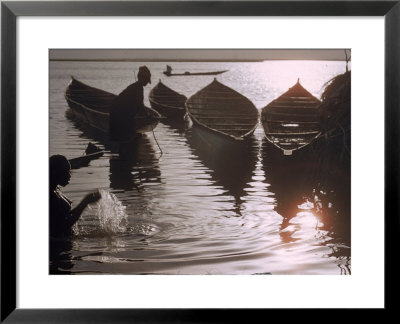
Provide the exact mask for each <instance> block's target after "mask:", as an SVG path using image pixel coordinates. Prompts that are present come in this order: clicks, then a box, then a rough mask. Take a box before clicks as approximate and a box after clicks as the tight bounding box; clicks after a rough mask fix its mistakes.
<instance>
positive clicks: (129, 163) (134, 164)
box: [110, 135, 161, 192]
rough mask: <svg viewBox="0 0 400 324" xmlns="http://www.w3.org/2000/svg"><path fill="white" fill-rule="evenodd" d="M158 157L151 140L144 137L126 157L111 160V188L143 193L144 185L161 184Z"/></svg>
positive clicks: (115, 157)
mask: <svg viewBox="0 0 400 324" xmlns="http://www.w3.org/2000/svg"><path fill="white" fill-rule="evenodd" d="M160 177H161V171H160V168H159V166H158V157H157V156H156V153H155V151H154V149H153V146H152V144H151V142H150V140H149V138H148V137H147V136H146V135H144V136H142V137H140V138H139V139H137V140H136V141H135V143H134V144H133V145H132V146H131V147H130V149H129V150H128V151H127V152H126V154H124V155H121V156H120V155H118V156H114V157H111V158H110V188H112V189H115V190H124V191H130V190H132V189H136V190H137V191H139V192H140V191H141V190H142V189H143V183H147V184H149V183H159V182H160Z"/></svg>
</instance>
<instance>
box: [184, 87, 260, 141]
mask: <svg viewBox="0 0 400 324" xmlns="http://www.w3.org/2000/svg"><path fill="white" fill-rule="evenodd" d="M186 109H187V112H188V114H189V116H190V119H191V120H192V121H193V124H194V125H195V126H197V127H198V129H199V130H201V131H203V133H204V136H205V137H207V138H208V140H209V141H210V143H211V144H212V145H214V146H216V147H217V148H223V146H224V145H226V144H228V143H238V142H241V141H242V142H243V140H244V139H246V138H248V137H250V136H251V135H252V134H253V132H254V130H255V129H256V127H257V124H258V110H257V108H256V107H255V106H254V104H253V103H252V102H251V101H250V100H249V99H248V98H246V97H245V96H243V95H241V94H240V93H239V92H237V91H235V90H233V89H231V88H229V87H227V86H226V85H224V84H222V83H220V82H218V81H217V80H216V79H214V81H213V82H211V83H210V84H209V85H208V86H206V87H205V88H203V89H201V90H200V91H198V92H197V93H195V94H194V95H193V96H191V97H190V98H189V99H188V100H187V101H186Z"/></svg>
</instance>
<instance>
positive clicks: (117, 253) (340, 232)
mask: <svg viewBox="0 0 400 324" xmlns="http://www.w3.org/2000/svg"><path fill="white" fill-rule="evenodd" d="M143 64H146V65H147V66H148V67H149V68H150V70H151V72H152V84H151V85H148V86H147V87H145V104H147V105H149V102H148V99H147V95H148V93H149V91H150V90H151V88H152V87H153V86H154V85H155V84H156V83H157V81H158V79H161V80H162V81H163V82H164V83H165V84H166V85H167V86H169V87H171V88H173V89H174V90H176V91H178V92H180V93H182V94H184V95H186V96H188V97H189V96H190V95H192V94H194V93H195V92H196V91H198V90H200V89H201V88H203V87H204V86H206V85H208V84H209V83H210V82H211V81H212V80H213V78H214V77H213V76H197V77H186V76H185V77H169V78H168V77H166V76H164V75H163V74H162V71H163V70H164V69H165V65H166V64H170V65H171V66H173V67H174V69H175V71H213V70H222V69H227V70H229V72H226V73H224V74H222V75H219V76H217V79H218V80H219V81H220V82H222V83H224V84H226V85H227V86H230V87H232V88H233V89H235V90H237V91H239V92H240V93H242V94H243V95H245V96H246V97H248V98H249V99H250V100H252V102H253V103H254V104H255V105H256V107H257V108H259V109H261V108H262V107H264V106H265V105H267V104H268V103H269V102H270V101H272V100H273V99H275V98H276V97H278V96H279V95H280V94H282V93H283V92H285V91H286V90H287V89H288V88H289V87H291V86H292V85H294V84H295V82H296V81H297V78H300V81H301V83H302V84H303V86H304V87H305V88H306V89H308V90H309V91H310V92H311V93H313V94H314V95H315V96H317V97H320V95H321V93H322V91H323V88H324V84H325V83H326V82H327V81H328V80H329V79H331V78H332V77H334V76H335V75H337V74H339V73H343V72H344V70H345V64H344V63H343V62H325V61H304V62H302V61H301V62H300V61H297V62H296V61H266V62H254V63H175V62H174V63H168V62H165V63H162V62H161V63H147V62H143V63H136V62H51V63H50V154H51V155H53V154H63V155H65V156H67V157H68V158H73V157H77V156H80V155H82V154H83V152H84V150H85V148H86V146H87V144H88V143H89V142H93V143H95V144H97V145H99V146H100V147H102V148H104V149H105V154H104V155H103V156H102V157H101V158H100V159H98V160H94V161H92V162H91V163H90V165H89V166H88V167H84V168H81V169H77V170H73V171H72V178H71V181H70V184H69V185H68V186H66V187H65V188H63V192H64V193H65V194H66V195H67V196H68V197H69V198H70V199H71V200H73V202H74V204H77V203H78V202H79V201H80V200H81V199H82V197H83V196H84V194H85V193H87V192H89V191H92V190H95V189H97V188H100V189H102V192H103V196H104V198H103V199H102V200H101V202H100V203H99V204H98V205H94V206H92V207H91V208H88V209H87V210H85V212H84V214H83V215H82V217H81V219H80V221H79V223H78V225H77V228H76V235H75V236H74V238H73V239H72V240H71V241H68V242H60V250H59V253H57V256H55V257H54V256H53V257H52V258H53V259H54V260H53V265H54V266H55V267H57V268H58V269H59V270H60V271H63V272H65V273H89V274H94V273H100V274H104V273H115V274H263V273H272V274H274V275H275V274H350V273H351V266H350V211H349V204H343V201H348V200H349V193H348V190H347V189H346V188H345V186H344V185H343V183H344V181H342V179H343V178H342V177H341V176H337V174H338V173H337V172H336V173H335V177H334V179H330V177H329V175H330V174H331V170H323V172H319V173H317V174H318V176H317V177H312V178H311V177H310V172H311V171H310V170H311V169H312V167H311V166H310V165H294V166H293V165H292V166H286V165H282V164H280V163H277V162H276V161H274V160H273V159H272V158H271V157H270V156H269V155H268V154H267V150H266V149H265V146H266V143H265V141H264V139H263V134H264V133H263V130H262V128H261V126H260V127H258V128H257V130H256V131H255V134H254V138H253V140H252V147H251V150H250V151H249V152H248V153H246V155H245V156H234V157H232V156H224V155H223V154H218V152H210V151H209V150H207V149H205V148H204V147H203V145H202V143H201V141H200V140H199V139H198V136H197V133H196V131H195V129H193V128H192V127H191V125H190V124H188V125H184V126H182V125H181V126H179V127H176V125H166V124H162V123H160V124H158V126H157V127H156V128H155V130H154V135H153V134H152V133H147V134H146V135H145V136H144V137H143V138H142V140H141V142H140V144H139V146H138V147H137V151H136V152H135V154H134V155H133V156H132V157H131V158H129V159H120V158H119V156H118V154H115V153H114V151H113V150H112V149H111V148H110V147H109V146H108V144H107V142H106V141H104V140H103V139H102V138H101V137H98V135H97V134H95V133H93V132H92V131H91V130H90V129H87V128H85V127H82V126H81V125H79V124H77V123H76V122H74V121H73V120H71V119H69V118H67V117H66V112H67V111H68V106H67V103H66V101H65V99H64V91H65V88H66V87H67V84H68V82H69V80H70V76H71V75H73V76H75V77H76V78H77V79H78V80H80V81H83V82H85V83H87V84H89V85H92V86H95V87H98V88H101V89H104V90H107V91H109V92H113V93H116V94H117V93H119V92H120V91H122V90H123V89H124V88H125V87H126V86H127V85H128V84H130V83H132V82H134V81H135V78H134V75H135V74H136V73H137V70H138V67H139V66H140V65H143ZM155 138H156V140H157V142H158V144H159V146H160V148H161V150H162V153H161V151H160V148H159V147H158V145H157V142H156V140H155ZM312 171H314V172H313V174H314V175H315V173H316V172H315V170H312ZM340 174H341V173H340V170H339V175H340ZM343 177H344V176H343ZM321 183H323V184H324V187H323V190H321ZM317 196H318V199H315V197H317Z"/></svg>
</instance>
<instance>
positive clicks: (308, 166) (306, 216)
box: [262, 140, 351, 274]
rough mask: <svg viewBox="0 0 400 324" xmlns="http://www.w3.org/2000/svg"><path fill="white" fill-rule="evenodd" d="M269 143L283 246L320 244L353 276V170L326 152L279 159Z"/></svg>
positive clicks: (269, 177) (267, 160)
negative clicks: (351, 237) (351, 263)
mask: <svg viewBox="0 0 400 324" xmlns="http://www.w3.org/2000/svg"><path fill="white" fill-rule="evenodd" d="M264 141H265V140H264ZM266 145H268V144H267V143H265V142H264V143H263V150H262V155H263V168H264V171H265V177H266V181H267V182H269V183H270V184H271V186H270V191H271V192H273V193H274V194H275V200H276V201H275V210H276V212H277V213H279V214H280V215H281V216H282V223H281V224H280V230H279V234H280V237H281V240H282V244H289V246H290V244H292V243H296V244H297V245H299V244H302V243H305V242H308V244H309V242H310V241H311V242H312V241H315V244H314V245H315V246H316V247H317V246H320V247H325V248H326V251H324V254H325V255H326V257H332V258H334V259H335V263H336V264H337V266H338V267H339V268H340V270H341V273H342V274H350V273H351V271H350V258H351V254H350V252H351V249H350V169H349V168H346V167H343V165H341V164H340V163H334V162H332V160H330V157H332V156H329V155H326V156H324V155H321V154H315V155H312V154H310V155H308V159H305V155H302V156H301V157H299V158H298V159H295V158H289V159H280V160H277V159H276V157H275V155H273V154H272V155H269V154H268V152H269V150H268V149H265V146H266ZM326 153H327V152H326Z"/></svg>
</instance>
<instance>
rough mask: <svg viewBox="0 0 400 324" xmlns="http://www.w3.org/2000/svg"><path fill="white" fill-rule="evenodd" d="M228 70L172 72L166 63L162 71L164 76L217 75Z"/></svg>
mask: <svg viewBox="0 0 400 324" xmlns="http://www.w3.org/2000/svg"><path fill="white" fill-rule="evenodd" d="M227 71H228V70H222V71H212V72H183V73H172V68H171V67H170V66H169V65H167V70H166V71H164V72H163V73H164V74H165V75H166V76H192V75H218V74H222V73H225V72H227Z"/></svg>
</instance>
